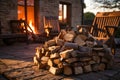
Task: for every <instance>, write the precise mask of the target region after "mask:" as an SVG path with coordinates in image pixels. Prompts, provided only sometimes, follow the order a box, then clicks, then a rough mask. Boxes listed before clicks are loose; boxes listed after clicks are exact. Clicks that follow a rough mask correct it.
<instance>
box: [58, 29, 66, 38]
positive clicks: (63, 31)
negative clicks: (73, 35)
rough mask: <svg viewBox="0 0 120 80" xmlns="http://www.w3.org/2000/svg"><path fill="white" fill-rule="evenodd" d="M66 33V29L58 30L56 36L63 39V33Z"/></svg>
mask: <svg viewBox="0 0 120 80" xmlns="http://www.w3.org/2000/svg"><path fill="white" fill-rule="evenodd" d="M66 33H67V32H66V30H61V32H60V33H59V35H58V38H59V39H63V38H64V35H65V34H66Z"/></svg>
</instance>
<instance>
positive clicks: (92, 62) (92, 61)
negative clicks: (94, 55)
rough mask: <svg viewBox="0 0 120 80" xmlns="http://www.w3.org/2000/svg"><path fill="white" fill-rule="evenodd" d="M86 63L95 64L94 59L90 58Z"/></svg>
mask: <svg viewBox="0 0 120 80" xmlns="http://www.w3.org/2000/svg"><path fill="white" fill-rule="evenodd" d="M88 63H89V64H95V63H96V62H95V61H94V60H90V61H89V62H88Z"/></svg>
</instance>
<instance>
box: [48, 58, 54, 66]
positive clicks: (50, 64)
mask: <svg viewBox="0 0 120 80" xmlns="http://www.w3.org/2000/svg"><path fill="white" fill-rule="evenodd" d="M47 64H48V66H50V67H54V63H53V61H52V60H51V59H49V60H48V62H47Z"/></svg>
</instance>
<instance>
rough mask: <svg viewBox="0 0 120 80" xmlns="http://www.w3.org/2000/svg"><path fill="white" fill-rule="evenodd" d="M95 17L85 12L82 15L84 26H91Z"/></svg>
mask: <svg viewBox="0 0 120 80" xmlns="http://www.w3.org/2000/svg"><path fill="white" fill-rule="evenodd" d="M94 17H95V15H94V13H92V12H86V13H84V24H85V25H91V24H92V22H93V19H94Z"/></svg>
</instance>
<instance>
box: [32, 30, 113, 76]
mask: <svg viewBox="0 0 120 80" xmlns="http://www.w3.org/2000/svg"><path fill="white" fill-rule="evenodd" d="M83 31H86V30H83ZM83 31H82V32H77V33H76V32H75V31H73V30H71V31H66V30H61V32H60V33H59V35H58V36H56V37H55V38H53V39H51V40H48V41H46V42H45V44H44V45H43V47H42V48H41V47H36V53H35V55H34V57H33V60H34V64H35V65H37V66H38V68H39V69H43V68H44V69H48V70H49V72H51V73H52V74H54V75H56V74H65V75H72V74H76V75H77V74H83V73H87V72H91V71H103V70H105V69H109V68H110V67H111V66H112V63H113V56H112V53H111V51H110V48H109V47H107V45H106V44H104V43H102V42H101V41H99V40H96V39H95V38H94V37H93V36H92V35H91V34H89V33H88V32H83Z"/></svg>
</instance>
